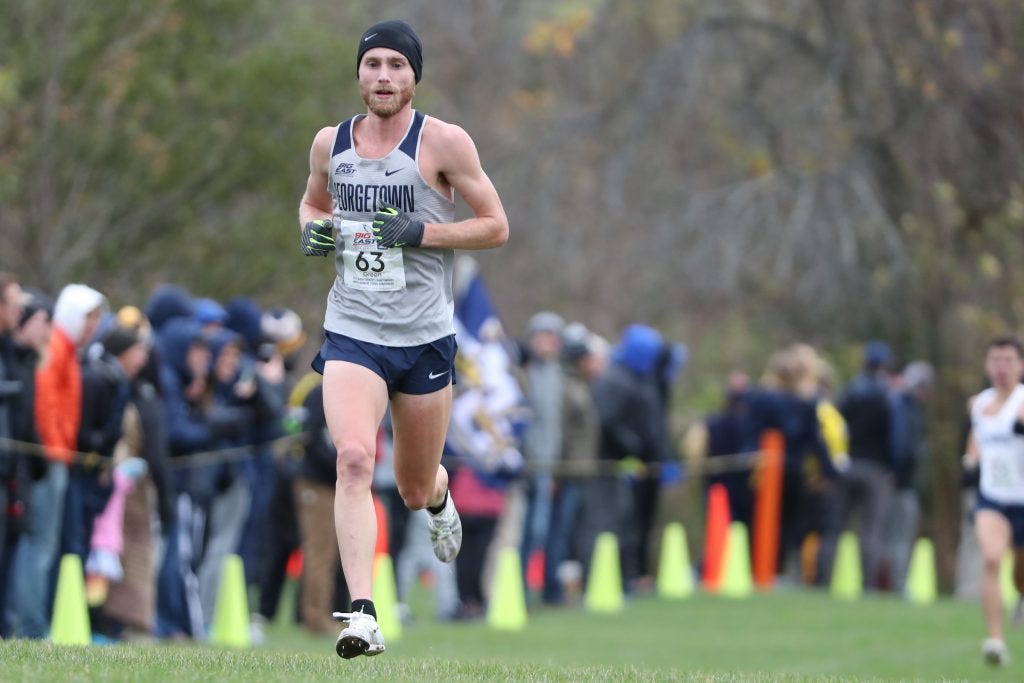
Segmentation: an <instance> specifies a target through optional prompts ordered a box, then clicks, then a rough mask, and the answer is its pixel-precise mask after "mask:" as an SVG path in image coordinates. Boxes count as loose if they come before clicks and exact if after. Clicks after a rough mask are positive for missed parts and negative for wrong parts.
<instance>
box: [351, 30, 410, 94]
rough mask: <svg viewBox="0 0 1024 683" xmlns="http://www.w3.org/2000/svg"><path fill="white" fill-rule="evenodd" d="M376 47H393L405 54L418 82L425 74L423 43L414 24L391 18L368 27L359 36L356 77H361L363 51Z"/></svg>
mask: <svg viewBox="0 0 1024 683" xmlns="http://www.w3.org/2000/svg"><path fill="white" fill-rule="evenodd" d="M375 47H387V48H391V49H392V50H395V51H396V52H401V53H402V54H403V55H405V58H406V59H408V60H409V66H411V67H412V72H413V73H414V74H416V82H417V83H419V82H420V77H421V76H423V45H422V44H421V43H420V38H419V36H417V35H416V31H413V30H412V26H409V24H407V23H405V22H404V21H402V20H400V19H389V20H388V21H382V22H380V23H377V24H374V25H373V26H371V27H370V28H368V29H366V31H364V32H363V35H362V36H361V37H360V38H359V53H358V54H357V55H356V78H358V77H359V64H360V63H361V62H362V61H363V53H364V52H366V51H367V50H369V49H371V48H375Z"/></svg>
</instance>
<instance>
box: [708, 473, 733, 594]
mask: <svg viewBox="0 0 1024 683" xmlns="http://www.w3.org/2000/svg"><path fill="white" fill-rule="evenodd" d="M729 522H730V515H729V494H728V493H727V492H726V490H725V487H724V486H722V485H721V484H712V485H711V487H710V488H709V489H708V509H707V515H706V517H705V519H704V574H703V579H704V587H705V588H707V589H708V590H709V591H712V592H717V591H718V589H719V587H720V585H721V583H722V573H723V570H724V559H725V549H726V545H727V543H728V539H729Z"/></svg>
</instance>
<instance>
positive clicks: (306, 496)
mask: <svg viewBox="0 0 1024 683" xmlns="http://www.w3.org/2000/svg"><path fill="white" fill-rule="evenodd" d="M308 376H309V377H310V378H311V379H312V380H315V382H316V383H315V384H313V385H312V386H309V388H308V392H307V393H306V395H305V397H301V398H302V413H301V423H302V428H301V432H302V433H303V434H305V435H306V439H305V444H304V446H303V455H302V458H301V460H300V461H299V465H298V471H297V472H296V475H295V482H294V492H295V505H296V511H297V514H298V520H299V531H300V536H299V537H300V539H301V543H302V578H301V584H300V589H299V617H300V619H301V620H302V623H303V625H304V626H305V627H306V628H307V629H309V630H310V631H311V632H313V633H324V634H326V633H333V632H334V630H335V626H334V621H333V619H331V615H330V612H329V610H327V609H326V608H325V606H327V605H332V604H334V603H335V596H334V581H335V574H336V573H337V571H338V569H339V567H340V558H339V555H338V537H337V534H336V533H335V527H334V485H335V483H336V481H337V476H338V475H337V459H338V458H337V452H336V451H335V449H334V443H333V441H332V440H331V435H330V433H329V432H328V431H327V418H326V417H325V415H324V401H323V386H322V385H321V381H322V379H321V375H320V374H319V373H315V372H314V373H310V375H308ZM302 384H303V383H301V382H300V384H299V386H302ZM297 388H298V387H297ZM293 397H294V394H293Z"/></svg>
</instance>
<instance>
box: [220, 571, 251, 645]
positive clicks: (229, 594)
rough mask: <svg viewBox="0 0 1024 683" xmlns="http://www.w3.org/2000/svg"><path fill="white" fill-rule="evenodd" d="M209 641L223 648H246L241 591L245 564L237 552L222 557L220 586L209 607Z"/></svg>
mask: <svg viewBox="0 0 1024 683" xmlns="http://www.w3.org/2000/svg"><path fill="white" fill-rule="evenodd" d="M210 641H211V642H212V643H214V644H215V645H222V646H225V647H250V646H251V645H252V641H251V640H250V638H249V598H248V597H247V595H246V591H245V566H244V565H243V563H242V558H241V557H239V556H238V555H228V556H227V557H226V558H224V566H223V567H221V570H220V588H219V590H218V591H217V604H216V605H215V606H214V608H213V627H212V629H211V632H210Z"/></svg>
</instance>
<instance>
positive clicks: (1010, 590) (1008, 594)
mask: <svg viewBox="0 0 1024 683" xmlns="http://www.w3.org/2000/svg"><path fill="white" fill-rule="evenodd" d="M1013 562H1014V560H1013V551H1012V550H1010V551H1007V553H1006V554H1005V555H1003V561H1002V562H1000V563H999V588H1000V592H1001V593H1002V594H1003V604H1004V605H1005V606H1006V607H1007V608H1010V607H1013V606H1015V605H1016V604H1017V600H1018V599H1019V598H1020V591H1018V590H1017V587H1016V586H1014V585H1013Z"/></svg>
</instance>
